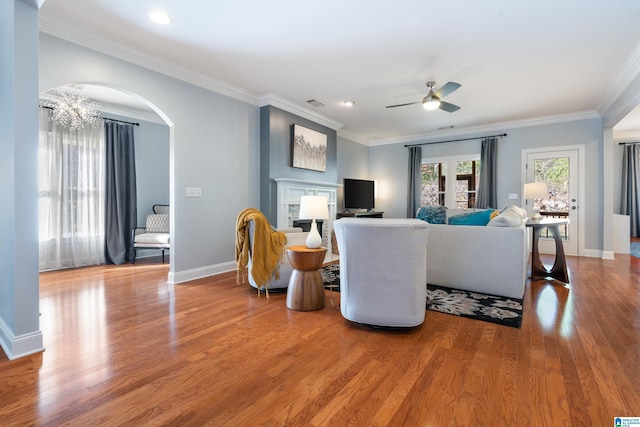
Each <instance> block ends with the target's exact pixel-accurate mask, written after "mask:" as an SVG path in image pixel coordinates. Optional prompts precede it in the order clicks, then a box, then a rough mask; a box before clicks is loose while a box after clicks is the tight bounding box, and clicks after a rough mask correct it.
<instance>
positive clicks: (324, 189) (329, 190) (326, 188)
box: [274, 178, 338, 253]
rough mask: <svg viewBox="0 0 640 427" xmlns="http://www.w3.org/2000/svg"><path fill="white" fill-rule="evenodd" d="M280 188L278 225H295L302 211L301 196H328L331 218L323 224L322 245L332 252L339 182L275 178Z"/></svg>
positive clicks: (284, 226) (281, 226)
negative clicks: (332, 235) (332, 233)
mask: <svg viewBox="0 0 640 427" xmlns="http://www.w3.org/2000/svg"><path fill="white" fill-rule="evenodd" d="M274 181H275V182H276V185H277V188H278V201H277V213H276V215H277V219H278V221H277V227H278V228H287V227H293V226H294V224H293V222H294V221H296V220H298V212H299V211H300V198H301V197H302V196H326V198H327V202H328V204H329V218H327V220H325V221H323V224H322V246H324V247H326V248H327V249H328V253H331V230H332V229H333V220H334V219H335V217H336V212H337V207H336V199H337V188H338V184H330V183H326V182H314V181H303V180H297V179H289V178H275V179H274Z"/></svg>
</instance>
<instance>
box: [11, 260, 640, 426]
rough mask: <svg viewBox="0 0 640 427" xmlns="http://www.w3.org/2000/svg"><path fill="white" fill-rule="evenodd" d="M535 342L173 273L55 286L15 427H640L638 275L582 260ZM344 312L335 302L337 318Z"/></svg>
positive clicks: (530, 311)
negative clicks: (627, 426)
mask: <svg viewBox="0 0 640 427" xmlns="http://www.w3.org/2000/svg"><path fill="white" fill-rule="evenodd" d="M568 263H569V270H570V276H571V285H570V289H567V288H565V287H563V286H562V285H561V284H559V283H557V282H547V281H536V282H534V283H527V287H526V292H525V297H524V321H523V325H522V328H521V329H514V328H509V327H506V326H498V325H493V324H490V323H484V322H481V321H477V320H468V319H461V318H457V317H454V316H450V315H446V314H440V313H435V312H431V311H428V312H427V313H426V321H425V323H424V324H423V325H422V326H420V327H418V328H415V329H414V330H411V331H383V330H375V329H369V328H367V327H363V326H358V325H354V324H350V323H349V322H347V321H345V320H344V319H343V318H342V316H341V315H340V312H339V311H338V309H337V306H338V304H339V295H338V294H336V293H333V294H329V293H327V305H326V307H325V308H324V309H322V310H319V311H313V312H296V311H291V310H288V309H287V308H286V307H285V298H286V296H285V295H284V294H272V295H271V298H270V299H266V298H265V297H264V296H263V297H261V298H258V297H257V296H256V293H255V292H254V290H253V289H252V288H250V287H249V286H248V285H246V284H245V285H241V286H237V285H236V283H235V274H234V273H227V274H223V275H219V276H217V277H212V278H207V279H203V280H197V281H193V282H190V283H186V284H181V285H176V286H169V285H167V283H166V277H167V272H168V267H167V265H162V264H159V263H156V262H150V261H148V260H147V261H145V260H140V261H139V262H136V264H135V265H133V266H132V265H123V266H105V267H95V268H85V269H81V270H75V271H59V272H49V273H43V274H42V275H41V306H40V309H41V312H42V316H41V329H42V332H43V334H44V339H45V346H46V351H45V352H43V353H41V354H37V355H34V356H31V357H25V358H22V359H18V360H14V361H8V360H7V358H6V357H5V356H4V354H2V353H1V352H0V425H2V426H14V425H16V426H27V425H28V426H31V425H38V426H40V425H42V426H60V425H70V426H90V425H105V426H142V425H172V426H202V425H211V426H227V425H229V426H258V425H260V426H285V425H289V426H329V425H330V426H346V425H352V426H387V425H389V426H516V425H517V426H612V425H613V419H614V417H616V416H638V417H640V364H639V363H638V356H639V353H640V276H639V273H638V272H639V270H640V259H636V258H633V257H631V256H618V257H617V259H616V260H615V261H609V260H601V259H595V258H576V257H568ZM332 301H333V304H332Z"/></svg>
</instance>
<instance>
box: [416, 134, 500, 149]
mask: <svg viewBox="0 0 640 427" xmlns="http://www.w3.org/2000/svg"><path fill="white" fill-rule="evenodd" d="M503 136H507V134H506V133H501V134H500V135H487V136H477V137H475V138H462V139H450V140H448V141H436V142H423V143H421V144H407V145H405V148H410V147H418V146H420V145H430V144H442V143H445V142H458V141H471V140H474V139H484V138H495V137H503Z"/></svg>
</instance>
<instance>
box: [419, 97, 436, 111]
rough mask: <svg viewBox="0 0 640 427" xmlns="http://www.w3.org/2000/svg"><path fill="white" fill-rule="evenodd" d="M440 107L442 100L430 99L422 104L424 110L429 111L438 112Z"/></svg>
mask: <svg viewBox="0 0 640 427" xmlns="http://www.w3.org/2000/svg"><path fill="white" fill-rule="evenodd" d="M438 107H440V100H439V99H438V98H428V99H425V100H424V101H423V102H422V108H424V109H425V110H428V111H433V110H437V109H438Z"/></svg>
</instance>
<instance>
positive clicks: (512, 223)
mask: <svg viewBox="0 0 640 427" xmlns="http://www.w3.org/2000/svg"><path fill="white" fill-rule="evenodd" d="M520 224H522V217H521V216H520V214H519V213H517V212H516V211H514V210H512V209H505V210H504V212H502V213H501V214H500V215H498V216H496V217H495V218H493V219H492V220H491V221H489V224H487V226H489V227H518V226H519V225H520Z"/></svg>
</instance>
